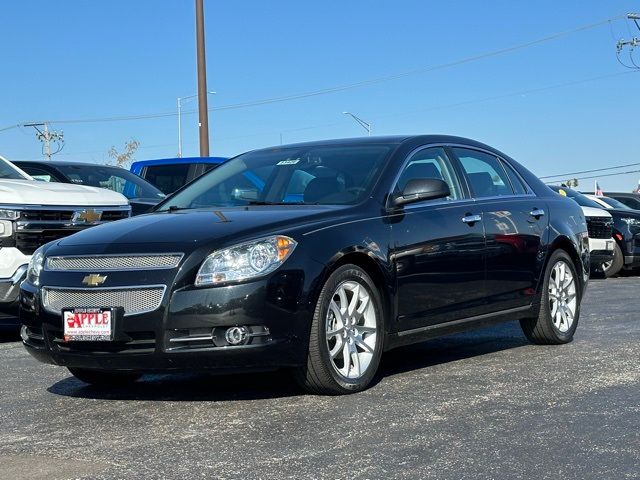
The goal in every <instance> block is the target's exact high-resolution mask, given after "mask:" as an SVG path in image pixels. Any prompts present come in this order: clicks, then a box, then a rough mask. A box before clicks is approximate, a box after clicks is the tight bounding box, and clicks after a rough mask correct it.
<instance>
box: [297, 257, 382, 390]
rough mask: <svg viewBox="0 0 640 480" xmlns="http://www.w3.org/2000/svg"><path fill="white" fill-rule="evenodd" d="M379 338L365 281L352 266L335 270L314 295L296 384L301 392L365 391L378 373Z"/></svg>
mask: <svg viewBox="0 0 640 480" xmlns="http://www.w3.org/2000/svg"><path fill="white" fill-rule="evenodd" d="M356 295H357V297H356ZM355 298H357V300H356V301H355V302H356V303H355V304H353V307H354V308H352V302H353V301H354V299H355ZM345 306H346V310H345V308H344V307H345ZM354 310H355V311H354ZM341 326H342V328H341ZM384 335H385V324H384V309H383V308H382V300H381V297H380V292H379V291H378V289H377V288H376V287H375V285H374V283H373V281H372V280H371V277H369V275H368V274H367V273H366V272H365V271H364V270H363V269H361V268H360V267H357V266H356V265H344V266H342V267H339V268H338V269H336V271H334V272H333V273H332V274H331V276H330V277H329V278H328V279H327V281H326V282H325V284H324V285H323V287H322V290H321V292H320V296H319V298H318V301H317V303H316V307H315V310H314V313H313V320H312V324H311V333H310V335H309V348H308V353H307V361H306V364H305V365H303V366H301V367H299V368H297V369H295V370H294V374H295V377H296V380H297V381H298V383H299V384H300V386H301V387H302V388H304V389H305V390H306V391H307V392H309V393H316V394H323V395H343V394H347V393H354V392H359V391H361V390H364V389H366V388H367V387H368V386H369V385H370V383H371V381H372V380H373V377H374V376H375V374H376V371H377V370H378V365H379V364H380V357H381V355H382V348H383V345H384ZM354 355H355V356H354ZM356 360H357V361H356ZM347 362H348V364H347Z"/></svg>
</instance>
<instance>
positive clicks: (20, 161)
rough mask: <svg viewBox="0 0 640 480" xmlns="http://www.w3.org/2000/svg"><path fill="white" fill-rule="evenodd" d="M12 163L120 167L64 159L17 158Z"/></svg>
mask: <svg viewBox="0 0 640 480" xmlns="http://www.w3.org/2000/svg"><path fill="white" fill-rule="evenodd" d="M14 163H17V164H27V163H33V164H40V165H51V166H53V167H55V166H57V165H60V166H77V167H93V168H95V167H111V168H122V167H119V166H117V165H104V164H102V163H91V162H72V161H65V160H19V161H16V162H14ZM122 169H123V170H126V168H122Z"/></svg>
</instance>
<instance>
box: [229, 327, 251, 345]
mask: <svg viewBox="0 0 640 480" xmlns="http://www.w3.org/2000/svg"><path fill="white" fill-rule="evenodd" d="M248 333H249V331H248V330H247V327H231V328H228V329H227V331H226V333H225V334H224V338H225V339H226V340H227V342H228V343H229V345H240V344H241V343H244V342H245V340H246V339H247V335H248Z"/></svg>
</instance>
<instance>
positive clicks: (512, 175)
mask: <svg viewBox="0 0 640 480" xmlns="http://www.w3.org/2000/svg"><path fill="white" fill-rule="evenodd" d="M500 163H501V164H502V167H503V168H504V170H505V172H507V176H508V177H509V180H510V181H511V186H512V187H513V191H514V192H515V194H516V195H526V194H527V193H529V189H528V188H527V187H526V186H525V184H524V183H522V179H521V178H520V176H519V175H518V174H517V173H516V171H515V170H514V169H513V167H512V166H511V165H509V164H508V163H507V162H505V161H501V162H500Z"/></svg>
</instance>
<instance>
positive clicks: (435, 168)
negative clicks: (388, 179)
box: [394, 147, 462, 200]
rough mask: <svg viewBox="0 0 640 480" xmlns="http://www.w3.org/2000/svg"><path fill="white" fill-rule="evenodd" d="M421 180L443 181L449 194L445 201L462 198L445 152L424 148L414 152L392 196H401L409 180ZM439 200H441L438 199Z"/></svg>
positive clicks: (439, 149)
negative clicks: (447, 186)
mask: <svg viewBox="0 0 640 480" xmlns="http://www.w3.org/2000/svg"><path fill="white" fill-rule="evenodd" d="M422 178H437V179H438V180H444V181H445V182H446V183H447V185H449V190H450V191H451V194H450V195H449V197H447V200H457V199H459V198H462V193H461V188H460V184H459V183H458V179H457V177H456V176H455V174H454V172H453V168H452V166H451V162H450V161H449V159H448V158H447V155H446V153H445V151H444V150H443V149H442V148H440V147H437V148H425V149H424V150H420V151H419V152H416V153H415V154H414V155H413V156H412V157H411V158H410V159H409V161H408V162H407V164H406V166H405V167H404V170H403V171H402V173H401V174H400V177H399V178H398V182H397V183H396V188H395V191H394V195H395V196H398V195H401V194H402V192H403V191H404V189H405V187H406V186H407V183H408V182H409V180H415V179H422ZM440 200H441V199H440Z"/></svg>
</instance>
